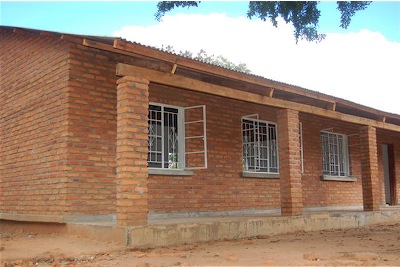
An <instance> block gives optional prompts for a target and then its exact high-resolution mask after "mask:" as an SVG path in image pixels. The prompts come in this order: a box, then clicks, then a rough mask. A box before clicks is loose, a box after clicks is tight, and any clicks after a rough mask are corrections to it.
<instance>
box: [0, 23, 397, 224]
mask: <svg viewBox="0 0 400 267" xmlns="http://www.w3.org/2000/svg"><path fill="white" fill-rule="evenodd" d="M0 52H1V90H0V107H1V116H0V179H1V184H0V219H5V220H20V221H43V222H67V221H71V220H77V219H79V218H92V219H99V220H101V219H102V218H115V219H116V223H117V224H118V225H121V226H134V225H146V224H147V223H148V220H151V219H154V218H161V219H162V218H171V217H191V216H192V217H193V216H205V217H206V216H217V215H218V216H219V215H249V214H259V215H263V214H266V215H268V214H272V215H274V214H275V215H282V216H294V215H301V214H303V213H304V212H308V211H331V210H364V211H378V210H380V209H381V208H382V207H385V206H388V205H389V206H396V205H398V199H399V196H400V115H397V114H390V113H387V112H383V111H379V110H376V109H373V108H369V107H365V106H362V105H359V104H355V103H352V102H350V101H347V100H344V99H339V98H336V97H333V96H329V95H325V94H321V93H317V92H314V91H310V90H306V89H303V88H300V87H297V86H293V85H288V84H284V83H281V82H276V81H272V80H269V79H266V78H262V77H258V76H254V75H248V74H243V73H239V72H235V71H231V70H227V69H223V68H220V67H217V66H213V65H209V64H205V63H202V62H198V61H195V60H191V59H188V58H184V57H180V56H177V55H174V54H169V53H165V52H162V51H159V50H157V49H154V48H149V47H146V46H142V45H139V44H136V43H132V42H128V41H126V40H122V39H119V38H106V37H95V36H82V35H72V34H62V33H53V32H46V31H38V30H31V29H21V28H14V27H4V26H2V27H1V28H0Z"/></svg>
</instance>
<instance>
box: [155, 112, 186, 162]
mask: <svg viewBox="0 0 400 267" xmlns="http://www.w3.org/2000/svg"><path fill="white" fill-rule="evenodd" d="M182 134H183V125H182V108H178V107H171V106H166V105H150V106H149V152H148V166H149V168H162V169H183V168H184V166H183V162H184V160H183V151H184V147H183V139H182Z"/></svg>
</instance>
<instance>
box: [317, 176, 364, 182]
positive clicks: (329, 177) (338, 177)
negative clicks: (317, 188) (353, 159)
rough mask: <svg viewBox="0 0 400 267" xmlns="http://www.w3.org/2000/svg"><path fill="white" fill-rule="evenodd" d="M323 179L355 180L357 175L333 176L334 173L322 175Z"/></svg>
mask: <svg viewBox="0 0 400 267" xmlns="http://www.w3.org/2000/svg"><path fill="white" fill-rule="evenodd" d="M321 180H322V181H339V182H355V181H357V178H356V177H351V176H332V175H321Z"/></svg>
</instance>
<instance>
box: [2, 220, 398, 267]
mask: <svg viewBox="0 0 400 267" xmlns="http://www.w3.org/2000/svg"><path fill="white" fill-rule="evenodd" d="M0 234H1V239H0V241H1V244H0V253H1V254H0V257H1V266H6V267H10V266H141V267H145V266H210V265H212V266H266V265H269V266H282V265H285V266H288V265H290V266H299V265H303V266H304V265H307V266H382V265H386V266H387V265H391V266H400V222H399V223H392V224H379V225H374V226H370V227H362V228H357V229H347V230H330V231H319V232H307V233H306V232H298V233H294V234H286V235H277V236H272V237H265V238H254V239H245V240H232V241H218V242H208V243H200V244H188V245H182V246H173V247H162V248H154V249H141V250H140V249H132V248H126V247H123V246H120V245H116V244H113V243H99V242H95V241H91V240H87V239H82V238H79V237H77V236H66V235H60V234H38V233H32V232H30V233H27V232H22V231H21V230H18V229H7V230H0Z"/></svg>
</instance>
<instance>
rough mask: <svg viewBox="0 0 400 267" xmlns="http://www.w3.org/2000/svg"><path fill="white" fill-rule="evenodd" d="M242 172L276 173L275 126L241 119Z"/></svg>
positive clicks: (249, 119) (245, 118) (244, 118)
mask: <svg viewBox="0 0 400 267" xmlns="http://www.w3.org/2000/svg"><path fill="white" fill-rule="evenodd" d="M242 137H243V171H244V172H264V173H278V168H279V167H278V147H277V130H276V124H274V123H270V122H266V121H261V120H258V119H252V118H249V117H243V118H242Z"/></svg>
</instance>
